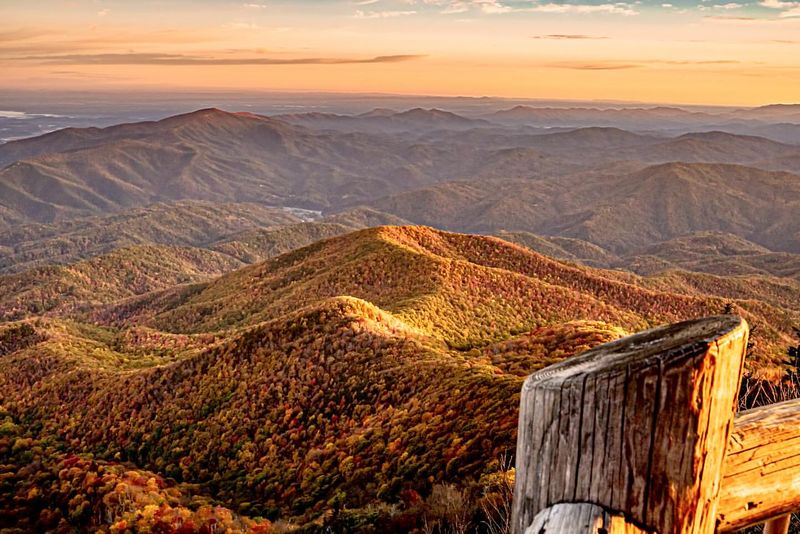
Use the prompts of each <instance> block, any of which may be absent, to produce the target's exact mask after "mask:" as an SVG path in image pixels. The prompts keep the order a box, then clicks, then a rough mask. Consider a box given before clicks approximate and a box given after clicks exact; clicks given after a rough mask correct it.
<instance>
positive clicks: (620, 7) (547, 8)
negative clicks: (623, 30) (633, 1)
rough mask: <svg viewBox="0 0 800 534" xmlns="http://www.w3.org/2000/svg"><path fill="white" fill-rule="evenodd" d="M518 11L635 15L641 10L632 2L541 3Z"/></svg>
mask: <svg viewBox="0 0 800 534" xmlns="http://www.w3.org/2000/svg"><path fill="white" fill-rule="evenodd" d="M517 11H529V12H537V13H573V14H600V13H605V14H612V15H625V16H633V15H638V14H639V12H638V11H636V10H635V9H633V6H631V5H630V4H623V3H616V4H553V3H550V4H540V5H537V6H532V7H528V8H523V9H517Z"/></svg>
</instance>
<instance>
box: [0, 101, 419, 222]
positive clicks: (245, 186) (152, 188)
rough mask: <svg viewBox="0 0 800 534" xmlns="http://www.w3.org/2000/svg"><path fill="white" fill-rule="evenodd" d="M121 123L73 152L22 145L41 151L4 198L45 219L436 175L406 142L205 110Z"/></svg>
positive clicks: (301, 194)
mask: <svg viewBox="0 0 800 534" xmlns="http://www.w3.org/2000/svg"><path fill="white" fill-rule="evenodd" d="M134 126H135V128H134ZM120 128H121V130H120V131H121V132H122V133H116V132H117V130H114V132H115V133H114V135H109V136H108V139H105V140H104V141H102V142H99V143H96V142H93V143H92V144H91V145H90V146H85V147H80V148H76V149H74V150H66V151H58V152H54V151H53V149H52V148H50V141H51V138H50V137H44V138H41V137H40V138H36V139H34V140H28V141H26V143H27V144H29V145H36V144H38V145H40V146H39V148H38V149H37V150H38V152H39V154H38V155H35V156H32V157H30V158H28V159H23V160H19V161H15V162H14V163H11V164H10V165H9V166H7V167H6V168H4V169H2V170H0V199H2V201H0V203H1V204H2V205H3V206H4V207H5V208H7V209H10V210H12V211H15V212H17V213H18V214H21V216H22V217H27V218H29V219H33V220H36V221H42V222H50V221H56V220H61V219H65V218H71V217H75V216H80V215H87V214H93V213H97V212H108V211H115V210H120V209H124V208H129V207H134V206H140V205H146V204H151V203H153V202H156V201H169V200H181V199H199V200H213V201H244V200H247V201H257V202H262V203H266V204H269V205H278V206H297V207H312V208H315V207H325V206H329V205H332V204H334V205H335V204H338V203H341V202H342V200H343V199H348V200H350V199H352V200H357V199H366V198H371V197H374V196H377V195H378V194H379V193H380V192H385V191H387V190H388V191H393V190H400V189H403V188H407V187H410V186H412V185H414V184H415V183H425V182H426V181H427V182H428V183H430V182H431V181H432V179H431V178H430V177H427V176H426V175H425V173H424V172H423V171H422V170H420V169H416V168H415V165H416V164H419V165H422V166H423V167H425V166H427V165H429V162H427V161H421V162H415V161H408V160H407V159H406V158H404V157H403V156H402V155H399V154H400V153H401V152H402V149H403V147H404V146H405V145H404V144H403V143H402V142H399V141H394V140H392V139H389V138H381V139H378V138H375V137H368V136H364V135H358V134H353V135H347V134H339V135H327V134H321V133H314V132H311V131H309V130H306V129H305V128H301V127H297V126H292V125H289V124H287V123H284V122H281V121H277V120H275V119H270V118H267V117H261V116H257V115H252V114H233V113H225V112H222V111H219V110H202V111H198V112H194V113H190V114H187V115H180V116H176V117H170V118H168V119H164V120H162V121H159V122H156V123H143V124H140V125H131V127H130V128H122V127H120ZM131 129H133V132H131V131H130V130H131ZM97 135H100V134H97ZM103 135H105V134H103ZM9 144H11V143H9ZM55 148H56V149H60V148H62V145H61V144H56V147H55ZM37 150H33V149H32V148H30V149H28V152H32V153H33V152H36V151H37ZM9 157H10V156H9ZM398 173H399V174H398ZM398 177H402V180H400V179H398Z"/></svg>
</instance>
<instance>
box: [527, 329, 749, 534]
mask: <svg viewBox="0 0 800 534" xmlns="http://www.w3.org/2000/svg"><path fill="white" fill-rule="evenodd" d="M747 334H748V329H747V324H746V323H745V322H744V321H743V320H742V319H741V318H739V317H735V316H718V317H709V318H705V319H700V320H696V321H687V322H684V323H678V324H674V325H669V326H665V327H661V328H656V329H653V330H648V331H646V332H642V333H639V334H636V335H633V336H629V337H627V338H624V339H621V340H619V341H616V342H613V343H609V344H606V345H602V346H600V347H597V348H595V349H593V350H591V351H589V352H586V353H584V354H582V355H580V356H577V357H575V358H571V359H569V360H566V361H564V362H562V363H559V364H556V365H554V366H551V367H548V368H546V369H543V370H541V371H539V372H537V373H535V374H533V375H531V376H530V377H528V379H527V380H526V381H525V385H524V386H523V390H522V396H521V402H520V420H519V433H518V440H517V469H516V484H515V497H514V505H513V513H512V532H514V533H515V534H522V533H523V532H525V531H526V530H527V529H528V527H529V526H530V525H531V523H532V522H533V520H534V518H535V517H536V516H537V514H539V513H540V512H541V511H543V510H545V509H547V508H550V507H552V506H554V505H556V504H560V503H566V502H584V503H587V502H588V503H593V504H595V505H597V506H600V507H601V508H603V509H605V510H615V511H617V512H616V513H618V514H621V515H623V516H624V517H625V518H627V520H628V521H629V522H631V523H633V524H637V525H640V526H641V527H642V528H645V529H647V530H652V531H654V532H662V533H673V532H674V533H687V534H688V533H698V534H699V533H711V532H713V531H714V527H715V524H716V519H717V513H716V509H717V499H718V495H719V488H720V479H721V476H722V475H721V470H722V465H723V460H724V458H725V452H726V449H727V445H728V438H729V435H730V432H731V427H732V422H733V415H734V410H735V400H736V395H737V391H738V386H739V381H740V380H741V372H742V363H743V359H744V352H745V348H746V344H747Z"/></svg>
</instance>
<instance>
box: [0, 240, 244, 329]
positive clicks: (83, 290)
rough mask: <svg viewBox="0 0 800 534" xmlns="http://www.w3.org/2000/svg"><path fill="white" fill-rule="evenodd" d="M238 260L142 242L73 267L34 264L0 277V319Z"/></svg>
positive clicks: (94, 300)
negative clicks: (25, 269) (27, 269)
mask: <svg viewBox="0 0 800 534" xmlns="http://www.w3.org/2000/svg"><path fill="white" fill-rule="evenodd" d="M241 266H242V263H241V262H239V261H237V260H235V259H234V258H232V257H230V256H228V255H224V254H220V253H218V252H213V251H210V250H202V249H197V248H182V247H173V246H165V245H161V246H157V245H140V246H135V247H130V248H119V249H116V250H114V251H113V252H110V253H108V254H105V255H102V256H98V257H95V258H92V259H89V260H84V261H81V262H78V263H74V264H72V265H58V266H48V267H38V268H35V269H32V270H29V271H25V272H22V273H18V274H9V275H4V276H0V321H7V320H14V319H21V318H25V317H28V316H30V315H32V314H43V313H66V312H68V311H74V310H75V309H77V308H87V307H91V306H95V305H98V304H101V303H109V302H114V301H117V300H119V299H123V298H127V297H131V296H134V295H142V294H145V293H149V292H151V291H155V290H160V289H165V288H168V287H172V286H175V285H176V284H186V283H189V282H198V281H203V280H207V279H209V278H211V277H213V276H219V275H220V274H223V273H226V272H229V271H231V270H233V269H235V268H237V267H241Z"/></svg>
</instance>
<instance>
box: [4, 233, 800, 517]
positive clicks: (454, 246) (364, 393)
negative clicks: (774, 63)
mask: <svg viewBox="0 0 800 534" xmlns="http://www.w3.org/2000/svg"><path fill="white" fill-rule="evenodd" d="M170 253H171V255H170ZM204 254H205V255H204V256H203V257H202V258H197V257H194V256H192V255H191V254H189V253H188V251H185V250H183V249H175V248H169V247H162V248H160V249H158V250H151V251H149V253H148V251H146V250H142V249H120V250H118V251H114V252H112V253H110V254H108V255H103V256H99V257H97V258H96V259H92V260H85V261H83V262H79V263H77V264H75V265H73V266H70V267H57V268H55V269H52V270H48V271H44V272H36V271H33V272H29V274H28V276H30V277H32V278H33V280H30V283H29V284H27V285H25V284H23V283H21V281H22V279H23V277H24V275H9V276H10V277H12V278H9V277H8V276H7V277H5V278H4V279H3V284H2V286H3V287H4V288H9V289H8V290H6V291H5V293H4V294H3V295H2V301H0V302H1V303H2V306H3V310H4V313H5V315H4V317H5V318H6V320H8V319H10V318H11V319H13V318H14V317H12V316H9V315H8V311H9V310H12V311H13V310H20V309H21V308H22V307H24V306H25V305H28V304H31V305H35V303H37V302H38V301H40V300H41V299H42V295H47V294H50V295H62V296H65V295H66V296H68V298H71V297H74V298H75V304H76V305H71V304H70V300H66V301H65V300H59V301H58V302H57V303H56V305H55V306H53V307H50V308H44V309H41V308H40V309H31V308H29V311H28V312H27V314H25V315H24V316H25V317H29V318H28V319H26V320H24V321H22V322H10V323H6V326H4V327H0V340H2V342H1V343H0V346H4V347H8V348H7V349H5V353H4V355H3V357H2V358H0V388H2V389H3V391H4V392H5V394H4V401H3V405H4V406H3V410H4V412H5V413H7V414H8V416H7V417H8V418H9V419H8V421H10V422H9V423H8V424H7V425H6V426H8V427H9V428H12V427H13V428H12V429H13V431H14V432H22V431H23V430H24V429H26V428H32V427H31V425H35V428H37V429H38V430H37V434H36V435H37V436H38V437H37V439H43V440H48V441H49V442H51V443H60V444H62V445H59V447H62V448H66V449H67V450H70V451H72V452H74V453H81V454H86V453H91V454H92V455H93V458H94V459H95V461H97V462H105V463H108V465H109V466H111V467H108V469H112V468H113V466H116V465H118V464H120V462H121V463H122V464H123V465H129V466H130V465H135V466H136V468H135V469H139V470H144V471H145V472H149V473H160V476H161V477H164V478H163V481H162V482H161V483H157V484H156V486H155V487H154V489H153V491H156V490H157V489H158V487H159V486H158V484H161V485H162V486H163V487H165V488H167V489H168V488H174V489H173V490H170V491H182V492H185V493H188V494H190V495H191V494H195V495H199V494H207V495H210V496H211V498H213V499H214V501H213V502H215V503H222V504H224V505H225V506H227V507H228V508H227V509H229V510H232V511H234V512H238V514H242V517H239V516H235V517H234V516H230V517H232V518H233V519H231V521H237V522H239V523H241V524H244V523H247V522H248V521H249V522H258V521H262V519H259V518H268V519H269V520H272V521H275V520H277V519H278V518H283V520H284V521H289V522H290V523H291V524H294V525H306V527H305V528H309V529H311V530H312V531H313V530H314V529H316V528H321V527H322V525H323V524H335V525H338V526H339V528H348V527H347V525H351V526H352V524H363V523H358V522H363V521H366V520H367V519H366V518H371V519H369V521H372V524H375V522H376V521H377V522H378V524H384V525H388V526H387V527H386V528H387V531H398V532H402V531H403V529H404V528H408V525H412V527H413V526H414V525H417V526H421V523H420V521H423V519H424V517H425V516H424V514H423V512H422V510H423V508H424V507H423V506H422V505H421V504H420V501H419V499H420V497H412V496H414V495H417V496H419V495H423V496H424V495H429V494H430V492H431V488H432V487H435V486H437V485H440V486H441V487H450V486H447V485H448V484H456V485H457V486H458V487H460V488H463V490H459V491H464V492H465V493H464V495H471V496H472V497H470V498H475V499H478V500H479V499H481V498H487V496H489V495H492V494H493V493H492V492H493V491H494V490H493V485H492V484H493V483H492V482H491V481H492V480H493V479H494V478H496V477H498V476H505V475H504V473H505V472H504V471H503V470H502V469H503V467H502V465H503V464H502V463H500V462H499V461H497V460H496V459H498V458H501V457H502V456H503V454H507V453H508V452H509V451H511V450H512V449H513V446H514V439H515V431H516V421H517V415H516V410H517V405H518V395H519V390H520V387H521V384H522V380H523V379H524V377H525V376H526V375H527V374H529V373H530V372H532V371H533V370H536V369H539V368H541V367H542V366H544V365H547V364H549V363H553V362H556V361H559V360H561V359H563V358H565V357H569V356H570V355H572V354H575V353H576V352H580V351H582V350H585V349H587V348H589V347H591V346H594V345H596V344H598V343H602V342H606V341H610V340H613V339H616V338H618V337H620V336H622V335H625V334H626V333H628V332H632V331H635V330H639V329H642V328H646V327H648V326H651V325H655V324H661V323H663V322H669V321H675V320H677V319H679V318H685V317H697V316H702V315H708V314H713V313H717V312H718V311H719V310H720V309H721V308H723V307H724V305H725V304H726V303H731V305H732V306H733V307H734V309H735V310H736V311H737V313H741V314H742V315H744V316H745V317H747V319H748V321H750V322H751V323H752V324H758V325H759V327H760V329H761V333H760V336H759V338H758V344H757V345H756V347H755V348H754V352H753V355H752V359H751V362H750V364H749V365H751V366H765V365H766V366H768V365H770V362H772V361H775V358H776V357H778V355H779V353H780V351H781V350H782V347H783V346H784V345H785V344H786V343H788V342H789V340H790V339H791V337H790V336H791V325H792V324H794V322H795V321H796V320H797V319H798V317H800V309H798V308H797V304H796V301H795V302H794V303H793V304H792V306H791V307H789V306H786V307H784V303H783V301H781V300H779V299H773V298H772V297H771V295H770V292H769V291H770V290H771V289H770V288H768V287H764V288H762V289H761V292H760V293H759V295H760V296H759V297H756V296H754V294H753V290H752V289H753V288H752V282H751V283H748V281H747V280H744V279H741V280H740V279H736V278H731V279H725V278H719V277H712V276H709V275H702V276H704V277H705V278H701V279H698V280H694V279H693V278H692V277H691V276H689V274H687V275H684V277H683V278H670V277H668V276H657V277H650V278H641V277H638V276H636V275H633V274H630V273H625V272H623V271H603V270H597V269H593V268H589V267H582V266H577V265H571V264H565V263H561V262H559V261H557V260H553V259H550V258H547V257H546V256H542V255H540V254H537V253H535V252H533V251H531V250H530V249H527V248H524V247H522V246H519V245H514V244H512V243H509V242H506V241H503V240H501V239H498V238H493V237H482V236H470V235H464V234H453V233H446V232H441V231H436V230H433V229H429V228H422V227H418V226H404V227H397V226H384V227H378V228H369V229H365V230H358V231H356V232H353V233H348V234H345V235H342V236H337V237H333V238H329V239H323V240H321V241H317V242H315V243H313V244H311V245H308V246H306V247H304V248H300V249H298V250H295V251H292V252H288V253H286V254H283V255H280V256H278V257H276V258H274V259H272V260H268V261H266V262H263V263H257V264H255V265H253V266H250V267H244V268H241V269H238V270H234V271H232V272H230V273H229V274H224V275H222V276H219V277H214V274H215V270H217V269H220V268H224V266H223V265H218V264H214V263H211V262H209V261H208V260H209V258H212V257H218V256H214V254H218V253H212V252H209V251H206V252H205V253H204ZM115 261H116V262H118V263H116V264H114V263H113V262H115ZM165 264H171V265H182V268H183V269H184V270H186V272H196V273H197V276H198V277H197V278H195V279H193V280H181V279H170V278H169V274H168V273H169V272H170V271H169V270H165V267H164V265H165ZM148 275H150V276H148ZM9 280H18V281H20V282H19V283H17V284H14V285H12V284H11V283H9ZM65 283H71V284H72V287H70V288H67V289H64V287H63V284H65ZM170 284H173V285H170ZM174 284H177V285H174ZM167 285H170V287H163V286H167ZM160 286H161V287H160ZM773 289H774V288H773ZM132 291H139V292H140V293H141V294H140V295H138V296H130V293H131V292H132ZM793 291H795V292H796V291H797V285H795V286H794V288H793ZM48 292H49V293H48ZM795 294H796V293H795ZM34 315H38V318H35V319H30V317H31V316H34ZM464 408H466V410H465V409H464ZM8 432H10V431H8ZM21 443H22V445H19V446H15V447H17V448H15V452H14V454H16V452H17V451H19V450H20V449H19V447H22V449H21V450H28V449H25V448H24V447H25V446H26V445H25V444H24V443H25V442H21ZM29 446H30V447H32V446H34V445H33V444H32V445H29ZM2 451H3V448H2V442H0V453H2ZM10 451H11V447H10V445H9V447H8V449H7V452H5V453H4V454H6V455H11V456H10V457H8V458H7V461H6V465H7V466H13V465H16V464H14V463H13V462H19V461H21V460H20V459H19V458H18V457H17V456H14V455H13V454H12V453H11V452H10ZM287 451H289V452H287ZM9 458H10V459H9ZM55 458H56V459H55V460H53V459H48V460H47V461H52V462H61V463H60V464H58V466H57V467H54V469H56V470H58V469H64V467H63V465H64V463H65V462H67V460H68V458H63V457H58V456H56V457H55ZM58 458H62V459H61V460H58ZM493 459H495V460H493ZM12 460H13V462H12ZM126 463H127V464H126ZM96 465H97V464H86V465H83V464H81V466H82V467H81V469H84V470H89V471H91V470H92V469H94V470H96V469H97V467H96ZM103 465H105V464H103ZM127 469H128V470H130V469H132V467H128V468H127ZM137 472H139V471H137ZM78 475H79V476H80V477H88V476H90V475H89V474H84V472H83V471H80V470H78V471H75V475H73V476H78ZM148 476H155V475H148ZM493 477H494V478H493ZM82 479H83V478H82ZM26 480H27V479H24V478H23V479H21V480H20V481H19V482H17V483H16V484H17V486H15V487H17V488H29V487H30V486H26V485H25V484H26V483H27V482H26ZM141 484H144V482H142V483H141ZM442 485H443V486H442ZM57 487H58V485H54V486H53V489H51V490H47V491H57V489H56V488H57ZM18 491H20V492H21V491H22V490H21V489H20V490H18ZM76 491H77V490H76ZM106 491H107V490H106ZM12 493H13V492H12ZM100 494H101V495H105V493H103V492H100ZM16 495H17V497H16V503H17V504H16V506H15V507H14V508H13V509H12V510H11V511H10V512H9V511H6V512H5V513H6V514H7V515H5V516H3V517H7V518H8V517H10V518H11V520H13V521H19V523H18V524H20V525H28V526H29V527H30V528H43V525H45V524H46V523H47V521H50V520H52V518H51V515H42V514H38V515H33V516H31V515H30V513H29V510H30V509H38V508H37V507H41V506H43V505H42V504H41V503H39V504H37V503H38V502H39V501H38V500H37V499H38V498H39V494H31V493H28V494H23V493H16ZM48 495H49V494H46V493H45V494H43V495H42V497H41V498H42V499H45V500H47V499H48V498H50V497H48ZM76 495H77V498H73V499H72V500H70V501H69V503H66V502H65V503H64V505H63V507H59V506H56V507H55V508H52V507H50V508H47V509H48V510H51V512H48V513H52V514H60V515H59V517H70V518H71V519H70V521H72V524H73V525H87V526H88V525H94V526H98V523H97V519H96V518H97V517H103V515H102V514H103V513H104V510H110V508H109V507H108V504H107V503H108V501H107V500H105V498H103V499H98V498H95V497H94V496H93V493H91V492H87V491H86V490H80V492H79V493H77V494H76ZM192 498H193V499H194V497H192ZM492 498H493V497H492ZM180 502H187V501H177V502H176V503H175V504H174V506H178V505H179V504H180ZM476 502H477V501H476ZM336 503H339V504H338V505H337V504H336ZM391 503H395V504H393V505H391V506H390V504H391ZM398 503H399V504H398ZM187 506H188V505H187ZM337 506H339V507H341V508H342V509H347V510H349V511H348V512H347V513H342V514H340V513H339V512H336V513H335V514H334V516H331V513H333V512H332V510H335V509H336V508H337ZM9 513H10V514H11V515H8V514H9ZM113 513H114V514H116V515H113V516H112V518H113V519H114V521H117V520H119V519H120V518H122V517H123V512H121V511H115V512H113ZM217 513H222V512H219V511H218V512H217ZM231 513H233V512H231ZM475 513H478V512H475ZM226 517H227V516H226ZM4 520H5V519H0V524H2V521H4ZM152 521H156V519H152ZM331 521H332V522H333V523H330V522H331ZM326 522H327V523H326ZM353 522H356V523H353ZM145 524H147V523H145ZM315 525H316V526H315ZM403 525H405V526H403Z"/></svg>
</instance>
